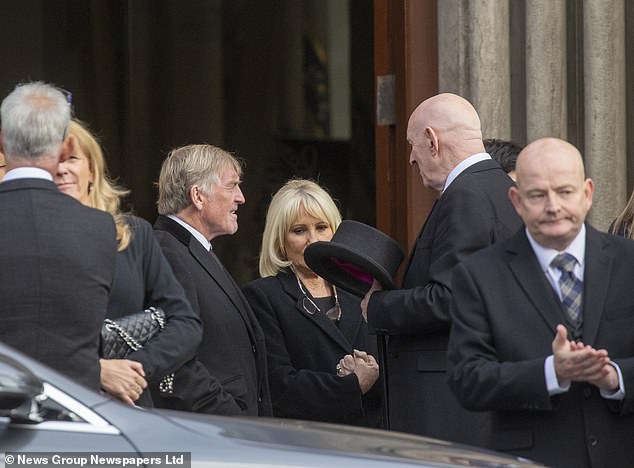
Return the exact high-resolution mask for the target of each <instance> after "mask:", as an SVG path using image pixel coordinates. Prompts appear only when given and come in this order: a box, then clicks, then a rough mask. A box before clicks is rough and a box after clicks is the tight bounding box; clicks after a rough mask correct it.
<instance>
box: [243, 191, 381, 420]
mask: <svg viewBox="0 0 634 468" xmlns="http://www.w3.org/2000/svg"><path fill="white" fill-rule="evenodd" d="M340 223H341V215H340V213H339V210H338V209H337V206H336V205H335V203H334V201H333V200H332V198H331V197H330V195H328V193H326V191H325V190H324V189H323V188H321V187H320V186H319V185H318V184H316V183H315V182H312V181H309V180H301V179H299V180H291V181H289V182H287V183H286V184H285V185H284V186H283V187H282V188H281V189H280V190H279V191H278V192H277V193H276V194H275V195H274V196H273V199H272V200H271V204H270V206H269V209H268V212H267V216H266V224H265V227H264V234H263V238H262V248H261V251H260V276H261V278H260V279H257V280H255V281H253V282H251V283H249V284H248V285H246V286H245V288H244V289H243V291H244V295H245V296H246V298H247V300H248V301H249V304H250V305H251V308H252V309H253V311H254V312H255V314H256V316H257V317H258V320H259V322H260V325H261V326H262V329H263V330H264V335H265V339H266V348H267V361H268V370H269V383H270V388H271V398H272V401H273V413H274V415H275V416H278V417H285V418H297V419H310V420H316V421H327V422H337V423H344V424H353V425H363V426H372V427H378V426H379V425H380V420H381V411H380V404H381V403H380V394H379V391H380V389H379V385H376V381H377V379H378V377H379V368H378V364H377V363H376V360H375V359H374V357H373V355H375V354H376V340H375V339H374V338H373V337H370V336H369V335H368V329H367V324H366V323H365V321H364V320H363V318H362V316H361V307H360V299H358V298H356V297H355V296H353V295H351V294H348V293H347V292H345V291H341V290H338V289H336V287H335V286H334V285H332V284H330V283H328V282H327V281H326V280H325V279H323V278H321V277H320V276H318V275H317V274H316V273H314V272H313V271H312V270H311V269H310V268H309V267H308V266H307V265H306V262H305V261H304V249H305V248H306V247H307V246H308V245H309V244H311V243H312V242H316V241H330V239H331V238H332V235H333V233H334V231H335V230H336V229H337V227H338V226H339V224H340ZM343 359H345V362H346V363H347V365H346V366H345V368H346V369H345V370H344V369H342V367H341V365H338V364H339V363H340V362H343V361H342V360H343Z"/></svg>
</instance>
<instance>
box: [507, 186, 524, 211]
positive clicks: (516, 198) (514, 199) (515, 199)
mask: <svg viewBox="0 0 634 468" xmlns="http://www.w3.org/2000/svg"><path fill="white" fill-rule="evenodd" d="M508 193H509V198H510V199H511V203H513V206H514V207H515V211H517V214H518V215H519V216H520V217H521V216H522V214H521V212H520V209H521V208H522V199H521V198H522V197H521V195H520V191H519V190H518V189H517V187H516V186H515V185H511V186H510V187H509V192H508Z"/></svg>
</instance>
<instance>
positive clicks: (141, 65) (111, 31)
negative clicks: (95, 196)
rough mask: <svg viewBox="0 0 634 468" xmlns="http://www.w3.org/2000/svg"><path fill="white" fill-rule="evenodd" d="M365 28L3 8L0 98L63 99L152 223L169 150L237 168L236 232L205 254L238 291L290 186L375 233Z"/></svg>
mask: <svg viewBox="0 0 634 468" xmlns="http://www.w3.org/2000/svg"><path fill="white" fill-rule="evenodd" d="M372 27H373V20H372V2H368V1H365V0H266V1H262V0H134V1H131V0H89V1H86V0H56V1H54V2H51V1H46V0H2V2H1V3H0V31H1V32H0V34H1V37H2V42H1V44H2V46H0V47H1V48H2V56H3V66H2V68H3V70H2V73H1V74H0V90H3V94H6V93H7V92H9V91H10V90H11V89H13V86H14V85H15V84H16V83H18V82H21V81H27V80H43V81H47V82H51V83H55V84H57V85H59V86H62V87H64V88H66V89H69V90H71V91H72V92H73V103H74V108H75V113H76V115H77V117H78V118H80V119H81V120H83V121H85V122H87V123H88V124H89V125H90V127H91V128H92V129H93V130H95V131H96V132H97V133H98V134H99V135H100V136H101V140H102V144H103V146H104V149H105V150H106V154H107V157H108V164H109V168H110V172H111V174H112V175H113V176H115V177H116V178H118V180H119V182H120V183H121V184H122V185H124V186H126V187H128V188H130V189H131V191H132V193H131V195H130V197H129V199H128V204H129V208H130V209H132V210H133V211H134V212H135V213H136V214H138V215H140V216H142V217H144V218H146V219H148V220H149V221H150V222H153V220H154V218H155V216H156V211H155V205H154V204H155V199H156V188H155V186H154V182H155V181H156V180H157V178H158V171H159V168H160V165H161V162H162V160H163V158H164V157H165V155H166V154H167V152H168V151H169V150H170V149H171V148H174V147H176V146H180V145H184V144H188V143H200V142H207V143H211V144H215V145H218V146H221V147H223V148H225V149H227V150H229V151H231V152H233V153H235V154H236V155H237V156H239V157H241V158H242V159H244V160H245V162H246V167H245V182H244V185H243V188H244V192H245V196H246V198H247V203H246V205H244V207H242V208H241V209H240V211H239V222H240V228H239V230H238V233H237V234H236V235H234V236H231V237H226V238H221V239H219V240H218V242H217V243H216V246H215V247H216V249H217V251H218V252H219V255H220V256H221V257H222V258H223V261H224V263H225V264H226V265H227V267H228V268H229V269H230V270H231V271H232V273H233V274H234V275H235V277H236V279H237V280H238V282H239V283H241V284H243V283H244V282H246V281H248V280H250V279H252V278H254V277H256V276H257V255H258V249H259V242H260V235H261V232H262V228H263V221H264V215H265V212H266V207H267V204H268V201H269V199H270V197H271V194H272V192H274V191H275V190H276V189H277V188H278V187H279V186H280V185H281V184H282V183H283V182H284V181H285V180H287V179H288V178H291V177H306V178H311V179H314V180H317V181H319V182H320V183H322V185H324V186H325V187H326V188H327V189H328V190H329V191H330V193H331V194H332V195H333V197H334V198H336V199H337V200H338V201H339V203H340V207H341V210H342V214H343V215H344V217H345V218H351V219H357V220H360V221H363V222H367V223H370V224H374V222H375V214H374V213H375V202H374V200H375V193H374V186H375V182H374V180H375V177H374V168H375V164H374V118H373V112H374V110H373V109H374V98H373V96H374V92H373V88H374V84H373V61H372V60H373V40H372V34H373V33H372Z"/></svg>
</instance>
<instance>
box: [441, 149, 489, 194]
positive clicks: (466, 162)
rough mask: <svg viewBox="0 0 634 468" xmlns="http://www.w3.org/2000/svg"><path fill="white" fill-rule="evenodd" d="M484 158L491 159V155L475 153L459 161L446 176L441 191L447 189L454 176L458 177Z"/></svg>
mask: <svg viewBox="0 0 634 468" xmlns="http://www.w3.org/2000/svg"><path fill="white" fill-rule="evenodd" d="M486 159H491V156H489V154H488V153H477V154H472V155H471V156H469V157H468V158H467V159H463V160H462V161H460V163H459V164H458V165H457V166H456V167H454V168H453V169H452V170H451V172H450V173H449V175H448V176H447V180H446V181H445V186H444V187H443V189H442V191H443V192H444V191H445V190H447V187H449V184H451V183H452V182H453V181H454V180H455V179H456V177H458V176H459V175H460V174H461V173H462V172H463V171H464V170H465V169H467V168H468V167H471V166H473V165H474V164H476V163H479V162H480V161H484V160H486Z"/></svg>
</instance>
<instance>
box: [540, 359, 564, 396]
mask: <svg viewBox="0 0 634 468" xmlns="http://www.w3.org/2000/svg"><path fill="white" fill-rule="evenodd" d="M544 375H545V376H546V389H547V390H548V395H550V396H553V395H559V394H560V393H566V392H567V391H568V390H570V380H566V381H564V382H563V385H560V384H559V380H558V379H557V374H556V373H555V356H553V355H552V354H551V355H550V356H548V357H547V358H546V360H545V361H544Z"/></svg>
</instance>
